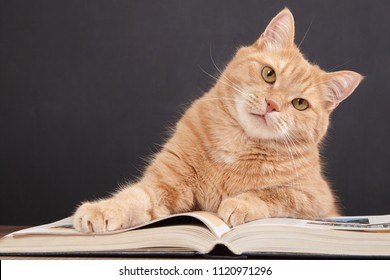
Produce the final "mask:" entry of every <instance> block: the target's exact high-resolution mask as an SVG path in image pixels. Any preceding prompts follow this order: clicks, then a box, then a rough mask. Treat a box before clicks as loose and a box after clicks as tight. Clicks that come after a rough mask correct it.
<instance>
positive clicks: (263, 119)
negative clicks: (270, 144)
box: [240, 112, 282, 140]
mask: <svg viewBox="0 0 390 280" xmlns="http://www.w3.org/2000/svg"><path fill="white" fill-rule="evenodd" d="M240 123H241V126H242V128H243V129H244V131H245V132H246V134H247V135H248V136H249V137H250V138H252V139H257V140H260V139H263V140H272V139H280V138H281V137H282V135H280V132H278V131H277V130H276V129H274V127H273V120H272V118H271V117H270V116H269V115H261V114H255V113H249V112H248V113H245V114H240Z"/></svg>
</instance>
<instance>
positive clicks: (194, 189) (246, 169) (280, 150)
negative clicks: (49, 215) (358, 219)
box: [74, 9, 362, 232]
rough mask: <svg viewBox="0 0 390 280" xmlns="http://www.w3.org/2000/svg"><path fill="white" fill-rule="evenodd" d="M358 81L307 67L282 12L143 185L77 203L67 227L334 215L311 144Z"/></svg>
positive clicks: (183, 125)
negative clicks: (190, 214)
mask: <svg viewBox="0 0 390 280" xmlns="http://www.w3.org/2000/svg"><path fill="white" fill-rule="evenodd" d="M361 80H362V76H361V75H360V74H358V73H355V72H352V71H337V72H332V73H327V72H325V71H323V70H321V69H320V68H319V67H318V66H316V65H312V64H310V63H309V62H308V61H307V60H305V58H304V57H303V55H302V54H301V53H300V52H299V49H298V47H297V46H296V45H295V44H294V18H293V15H292V14H291V12H290V11H289V10H288V9H284V10H282V11H281V12H280V13H279V14H278V15H277V16H276V17H275V18H274V19H272V21H271V22H270V23H269V25H268V26H267V28H266V30H265V31H264V33H263V34H262V35H261V36H260V38H259V39H258V40H257V41H256V42H255V43H254V44H253V45H251V46H248V47H241V48H240V49H239V50H238V51H237V53H236V55H235V56H234V58H233V59H232V61H231V62H230V63H229V64H228V65H227V67H226V69H225V70H224V71H223V72H222V73H221V74H220V77H219V79H218V80H217V81H216V84H215V85H214V87H213V88H212V89H210V91H209V92H207V93H206V94H204V95H203V96H202V97H201V98H199V99H198V100H196V101H195V102H194V103H193V104H192V105H191V107H190V108H189V109H188V110H187V111H186V112H185V113H184V115H183V116H182V118H181V119H180V120H179V121H178V123H177V125H176V128H175V131H174V132H173V135H172V136H171V138H170V139H169V140H168V141H167V142H166V143H165V145H164V146H163V148H162V150H161V151H160V152H159V153H158V154H156V155H155V157H154V159H153V160H152V161H151V162H150V164H149V166H148V167H147V168H146V170H145V172H144V174H143V176H142V178H140V179H139V180H138V182H135V183H132V184H129V185H128V186H125V187H123V188H122V189H121V190H119V191H118V192H117V193H116V194H114V195H113V196H112V197H110V198H108V199H103V200H98V201H94V202H85V203H83V204H82V205H81V206H80V207H79V208H78V209H77V211H76V212H75V214H74V226H75V228H76V229H77V230H80V231H84V232H105V231H112V230H116V229H121V228H126V227H131V226H135V225H138V224H141V223H144V222H146V221H149V220H151V219H155V218H159V217H163V216H166V215H169V214H174V213H179V212H186V211H192V210H206V211H212V212H215V213H217V214H218V215H219V216H220V217H221V218H222V219H223V220H224V221H225V222H227V223H228V224H230V225H232V226H234V225H238V224H241V223H245V222H248V221H252V220H255V219H259V218H266V217H296V218H314V217H325V216H334V215H338V207H337V205H336V199H335V197H334V195H333V193H332V191H331V189H330V187H329V185H328V183H327V181H326V180H325V179H324V177H323V175H322V173H321V159H320V154H319V145H320V143H321V139H322V138H323V137H324V135H325V133H326V131H327V128H328V124H329V115H330V113H331V112H332V111H333V109H335V108H336V107H337V105H338V104H339V103H340V102H341V101H343V100H344V99H345V98H347V97H348V96H349V95H350V94H351V93H352V92H353V91H354V90H355V88H356V87H357V86H358V85H359V83H360V82H361Z"/></svg>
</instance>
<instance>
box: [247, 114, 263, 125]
mask: <svg viewBox="0 0 390 280" xmlns="http://www.w3.org/2000/svg"><path fill="white" fill-rule="evenodd" d="M250 114H251V115H252V116H254V117H255V118H256V119H259V120H260V121H263V122H265V123H266V124H267V119H266V117H265V115H262V114H255V113H250Z"/></svg>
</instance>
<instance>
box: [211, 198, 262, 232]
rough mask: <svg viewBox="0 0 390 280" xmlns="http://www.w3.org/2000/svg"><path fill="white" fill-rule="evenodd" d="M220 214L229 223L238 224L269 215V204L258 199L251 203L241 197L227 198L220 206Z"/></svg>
mask: <svg viewBox="0 0 390 280" xmlns="http://www.w3.org/2000/svg"><path fill="white" fill-rule="evenodd" d="M218 216H219V217H221V218H222V219H223V220H224V221H225V222H226V223H227V224H229V225H231V226H237V225H240V224H243V223H246V222H250V221H253V220H257V219H261V218H267V217H269V209H268V206H267V204H266V203H265V202H264V201H262V200H258V201H256V203H255V204H254V203H251V202H248V201H246V200H243V199H240V198H235V197H232V198H226V199H225V200H223V201H222V202H221V205H220V206H219V208H218Z"/></svg>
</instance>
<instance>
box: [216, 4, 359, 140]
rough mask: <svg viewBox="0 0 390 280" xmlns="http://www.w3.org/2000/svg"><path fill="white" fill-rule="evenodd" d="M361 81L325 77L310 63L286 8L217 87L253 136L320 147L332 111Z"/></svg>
mask: <svg viewBox="0 0 390 280" xmlns="http://www.w3.org/2000/svg"><path fill="white" fill-rule="evenodd" d="M362 79H363V77H362V76H361V75H360V74H358V73H356V72H352V71H337V72H331V73H327V72H325V71H323V70H321V69H320V68H319V67H318V66H316V65H313V64H310V63H309V62H308V61H307V60H306V59H305V58H304V57H303V55H302V54H301V53H300V51H299V49H298V47H297V46H296V45H295V44H294V18H293V15H292V14H291V12H290V11H289V10H288V9H284V10H283V11H281V12H280V13H279V14H278V15H277V16H276V17H275V18H274V19H272V21H271V22H270V23H269V25H268V26H267V28H266V30H265V31H264V33H263V34H262V35H261V36H260V38H259V39H258V40H257V41H256V42H255V43H254V44H253V45H251V46H248V47H242V48H240V49H239V50H238V52H237V54H236V55H235V57H234V58H233V60H232V61H231V62H230V63H229V65H228V66H227V68H226V70H225V71H224V73H222V75H221V77H220V79H219V86H220V87H223V90H222V91H223V92H224V93H223V94H224V99H225V100H226V106H227V108H229V110H230V112H231V114H232V115H233V116H234V117H235V118H236V120H237V121H238V122H239V123H240V125H241V127H242V128H243V129H244V130H245V132H246V134H247V135H248V136H249V137H251V138H254V139H282V138H285V137H291V138H293V139H296V140H304V141H310V142H315V143H318V142H319V141H320V140H321V138H322V137H323V136H324V135H325V133H326V130H327V128H328V123H329V115H330V113H331V112H332V111H333V109H335V108H336V107H337V105H338V104H339V103H340V102H341V101H343V100H344V99H346V98H347V97H348V96H349V95H350V94H351V93H352V92H353V91H354V90H355V88H356V87H357V86H358V85H359V83H360V82H361V80H362Z"/></svg>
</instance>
